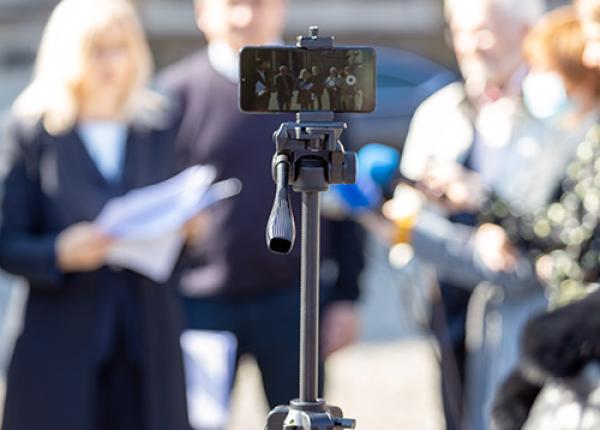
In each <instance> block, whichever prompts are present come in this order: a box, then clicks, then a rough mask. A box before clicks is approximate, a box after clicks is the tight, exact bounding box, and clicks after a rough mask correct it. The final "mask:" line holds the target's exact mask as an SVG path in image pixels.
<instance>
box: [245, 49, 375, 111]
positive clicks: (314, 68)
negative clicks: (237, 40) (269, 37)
mask: <svg viewBox="0 0 600 430" xmlns="http://www.w3.org/2000/svg"><path fill="white" fill-rule="evenodd" d="M375 88H376V70H375V51H374V50H373V49H372V48H366V47H364V48H363V47H336V48H330V49H311V50H309V49H304V48H297V47H291V46H287V47H284V46H277V47H274V46H271V47H269V46H260V47H245V48H243V49H242V51H241V53H240V97H239V98H240V109H241V110H242V111H243V112H305V111H308V112H310V111H333V112H372V111H373V110H374V109H375V98H376V94H375Z"/></svg>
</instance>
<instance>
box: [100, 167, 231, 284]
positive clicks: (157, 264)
mask: <svg viewBox="0 0 600 430" xmlns="http://www.w3.org/2000/svg"><path fill="white" fill-rule="evenodd" d="M214 177H215V170H214V168H212V167H207V166H195V167H191V168H189V169H187V170H185V171H184V172H182V173H180V174H179V175H177V176H175V177H173V178H171V179H168V180H166V181H164V182H161V183H159V184H156V185H151V186H149V187H144V188H140V189H137V190H133V191H131V192H129V193H127V194H125V195H124V196H122V197H118V198H115V199H112V200H110V201H109V202H108V203H107V204H106V206H105V207H104V209H103V210H102V212H101V213H100V215H99V216H98V218H97V219H96V224H97V225H98V226H99V228H100V229H101V230H102V231H103V232H105V233H106V234H108V235H110V236H112V237H113V238H115V239H116V240H115V243H114V244H113V245H112V246H111V249H110V250H109V254H108V257H107V263H108V264H111V265H113V266H116V267H122V268H126V269H131V270H134V271H136V272H138V273H141V274H143V275H145V276H147V277H149V278H150V279H152V280H154V281H156V282H158V283H163V282H166V281H167V280H168V279H169V278H170V276H171V273H172V272H173V269H174V267H175V264H176V263H177V259H178V257H179V254H180V253H181V249H182V247H183V245H184V238H183V236H182V235H181V233H180V230H181V228H182V227H183V225H184V224H185V223H186V222H187V221H189V220H190V219H191V218H192V217H194V216H196V215H197V214H199V213H200V212H202V210H204V209H206V208H207V207H209V206H210V205H212V204H214V203H216V202H218V201H220V200H223V199H226V198H228V197H232V196H235V195H237V194H238V193H239V192H240V191H241V183H240V181H239V180H237V179H234V178H232V179H228V180H225V181H221V182H218V183H215V184H212V185H211V182H212V181H213V180H214Z"/></svg>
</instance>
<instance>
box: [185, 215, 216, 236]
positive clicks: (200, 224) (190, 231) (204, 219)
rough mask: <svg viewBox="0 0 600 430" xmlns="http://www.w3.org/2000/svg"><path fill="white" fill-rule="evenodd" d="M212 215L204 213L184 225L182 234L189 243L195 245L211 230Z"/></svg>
mask: <svg viewBox="0 0 600 430" xmlns="http://www.w3.org/2000/svg"><path fill="white" fill-rule="evenodd" d="M209 221H210V215H208V214H207V213H205V212H202V213H200V214H198V215H196V216H195V217H193V218H192V219H190V220H189V221H188V222H186V223H185V224H184V226H183V227H182V229H181V232H182V233H183V235H184V236H185V238H186V242H187V243H195V242H197V241H199V240H201V239H202V238H203V237H204V236H205V234H206V232H207V231H208V229H209Z"/></svg>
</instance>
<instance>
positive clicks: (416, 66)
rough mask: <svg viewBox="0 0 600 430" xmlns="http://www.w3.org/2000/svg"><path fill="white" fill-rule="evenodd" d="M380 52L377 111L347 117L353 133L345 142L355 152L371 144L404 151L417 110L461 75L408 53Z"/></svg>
mask: <svg viewBox="0 0 600 430" xmlns="http://www.w3.org/2000/svg"><path fill="white" fill-rule="evenodd" d="M376 52H377V108H376V109H375V111H374V112H373V113H370V114H351V115H344V116H343V119H344V120H345V121H347V122H348V125H349V130H348V132H347V133H346V134H345V135H344V137H343V139H342V140H343V141H344V143H345V144H346V146H347V147H349V148H353V149H357V148H359V147H361V146H363V145H365V144H366V143H370V142H378V143H384V144H386V145H390V146H393V147H395V148H398V149H401V148H402V146H403V144H404V140H405V139H406V135H407V133H408V127H409V124H410V120H411V119H412V116H413V114H414V112H415V110H416V109H417V107H418V106H419V105H420V104H421V103H422V102H423V101H424V100H425V99H426V98H427V97H429V96H430V95H431V94H433V93H434V92H435V91H437V90H439V89H440V88H442V87H444V86H446V85H448V84H449V83H451V82H454V81H456V80H457V79H458V76H457V74H456V73H455V72H453V71H451V70H449V69H447V68H445V67H443V66H441V65H439V64H436V63H434V62H433V61H430V60H428V59H426V58H423V57H421V56H419V55H417V54H414V53H411V52H408V51H403V50H400V49H395V48H377V49H376Z"/></svg>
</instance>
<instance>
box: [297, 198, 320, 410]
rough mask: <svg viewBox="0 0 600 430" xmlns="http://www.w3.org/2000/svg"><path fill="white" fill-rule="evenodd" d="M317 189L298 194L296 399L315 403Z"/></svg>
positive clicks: (317, 363) (317, 345)
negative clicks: (299, 252)
mask: <svg viewBox="0 0 600 430" xmlns="http://www.w3.org/2000/svg"><path fill="white" fill-rule="evenodd" d="M319 205H320V202H319V192H315V191H309V192H303V193H302V267H301V269H302V270H301V280H300V286H301V305H300V306H301V307H300V318H301V320H300V400H301V401H303V402H315V401H316V400H317V397H318V380H319V379H318V378H319V373H318V369H319V259H320V257H319V254H320V250H319V246H320V235H321V230H320V229H321V225H320V218H321V217H320V206H319Z"/></svg>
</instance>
